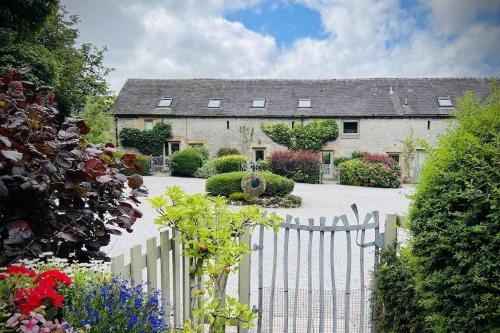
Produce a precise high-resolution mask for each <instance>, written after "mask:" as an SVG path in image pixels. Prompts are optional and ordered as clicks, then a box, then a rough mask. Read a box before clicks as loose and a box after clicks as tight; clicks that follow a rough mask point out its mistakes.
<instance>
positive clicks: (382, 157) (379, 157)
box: [362, 153, 394, 166]
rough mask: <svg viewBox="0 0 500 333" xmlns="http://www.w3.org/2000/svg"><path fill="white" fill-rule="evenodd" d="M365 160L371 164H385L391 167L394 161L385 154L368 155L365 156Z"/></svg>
mask: <svg viewBox="0 0 500 333" xmlns="http://www.w3.org/2000/svg"><path fill="white" fill-rule="evenodd" d="M362 158H363V160H364V161H366V162H370V163H383V164H385V165H389V166H391V165H392V164H393V163H394V160H393V159H392V158H391V157H389V156H388V155H387V154H384V153H367V154H365V155H363V157H362Z"/></svg>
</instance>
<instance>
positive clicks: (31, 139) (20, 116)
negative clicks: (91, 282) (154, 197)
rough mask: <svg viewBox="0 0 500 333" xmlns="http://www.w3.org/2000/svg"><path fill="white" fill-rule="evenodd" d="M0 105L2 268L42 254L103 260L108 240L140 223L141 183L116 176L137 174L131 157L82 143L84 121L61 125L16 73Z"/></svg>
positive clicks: (45, 99) (41, 95)
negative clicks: (131, 170)
mask: <svg viewBox="0 0 500 333" xmlns="http://www.w3.org/2000/svg"><path fill="white" fill-rule="evenodd" d="M0 98H1V99H0V266H3V265H5V264H7V263H8V262H11V261H15V260H17V259H19V258H23V257H37V256H38V255H40V254H41V253H42V252H45V251H52V252H54V253H55V255H57V256H59V257H68V256H69V255H70V254H72V253H75V255H76V259H78V260H79V261H88V260H89V259H92V258H98V259H104V258H105V254H104V253H103V252H102V251H100V250H99V249H100V247H101V246H105V245H107V244H108V243H109V241H110V235H111V234H115V235H116V234H120V233H121V232H120V230H119V228H123V229H126V230H127V231H129V232H131V231H132V229H131V228H132V225H133V224H134V222H135V221H136V220H137V218H140V217H141V216H142V214H141V212H139V211H138V210H137V209H135V208H134V207H133V205H134V204H135V203H138V202H139V201H138V199H137V197H138V196H145V195H146V194H147V191H146V190H145V189H144V188H142V178H141V176H139V175H132V176H130V177H128V178H127V177H126V176H125V175H123V174H122V173H121V171H122V170H125V169H129V168H131V167H134V168H135V169H136V170H138V171H140V167H139V165H137V163H136V162H135V155H133V154H125V155H123V156H122V157H121V159H113V158H112V156H113V153H114V152H115V151H116V149H115V148H114V146H113V145H112V144H107V145H105V146H104V147H102V148H99V147H97V146H94V145H92V144H89V143H87V142H86V141H85V140H84V139H83V135H85V134H87V133H88V132H89V130H90V129H89V128H88V126H87V125H86V124H85V122H84V121H83V120H82V119H79V118H70V117H68V118H66V119H65V121H64V122H63V123H62V124H61V125H59V124H58V122H57V121H56V118H55V117H56V114H57V110H56V109H55V107H54V95H53V94H52V93H51V92H50V90H48V89H47V88H46V87H38V86H36V85H34V84H33V83H30V82H26V81H21V76H20V75H19V73H16V72H10V73H9V74H8V75H5V76H3V77H2V78H1V80H0ZM127 184H128V187H129V190H127V188H126V186H127Z"/></svg>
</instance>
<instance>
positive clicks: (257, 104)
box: [252, 99, 266, 109]
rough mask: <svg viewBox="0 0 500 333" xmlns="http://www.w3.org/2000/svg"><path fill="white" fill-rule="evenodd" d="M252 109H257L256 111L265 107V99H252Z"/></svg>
mask: <svg viewBox="0 0 500 333" xmlns="http://www.w3.org/2000/svg"><path fill="white" fill-rule="evenodd" d="M252 107H253V108H257V109H259V108H260V109H262V108H265V107H266V100H265V99H254V100H253V101H252Z"/></svg>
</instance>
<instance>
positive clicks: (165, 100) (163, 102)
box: [158, 97, 172, 107]
mask: <svg viewBox="0 0 500 333" xmlns="http://www.w3.org/2000/svg"><path fill="white" fill-rule="evenodd" d="M171 105H172V98H170V97H163V98H162V99H161V100H160V103H158V106H160V107H170V106H171Z"/></svg>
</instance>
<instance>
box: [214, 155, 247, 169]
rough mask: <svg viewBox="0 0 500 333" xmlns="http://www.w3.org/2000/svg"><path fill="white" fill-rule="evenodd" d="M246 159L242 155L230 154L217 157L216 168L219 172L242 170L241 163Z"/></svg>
mask: <svg viewBox="0 0 500 333" xmlns="http://www.w3.org/2000/svg"><path fill="white" fill-rule="evenodd" d="M245 162H246V159H245V158H244V157H243V156H241V155H228V156H223V157H219V158H217V159H216V162H215V168H216V169H217V173H226V172H234V171H241V165H242V164H243V163H245Z"/></svg>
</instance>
